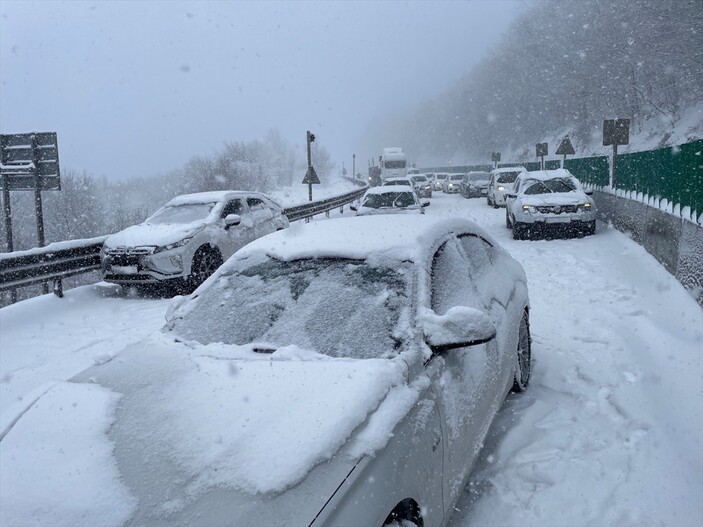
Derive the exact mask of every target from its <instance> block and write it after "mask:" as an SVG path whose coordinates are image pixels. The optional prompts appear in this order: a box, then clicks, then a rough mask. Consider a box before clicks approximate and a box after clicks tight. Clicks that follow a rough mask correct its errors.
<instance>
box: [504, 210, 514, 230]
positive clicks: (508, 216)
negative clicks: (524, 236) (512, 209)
mask: <svg viewBox="0 0 703 527" xmlns="http://www.w3.org/2000/svg"><path fill="white" fill-rule="evenodd" d="M505 226H506V227H507V228H508V229H512V228H513V222H511V221H510V214H508V209H505Z"/></svg>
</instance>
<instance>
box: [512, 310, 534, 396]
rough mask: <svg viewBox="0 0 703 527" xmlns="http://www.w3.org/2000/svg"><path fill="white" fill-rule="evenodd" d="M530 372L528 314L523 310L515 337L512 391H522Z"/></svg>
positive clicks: (530, 340) (530, 342)
mask: <svg viewBox="0 0 703 527" xmlns="http://www.w3.org/2000/svg"><path fill="white" fill-rule="evenodd" d="M531 373H532V337H531V336H530V316H529V314H528V312H527V310H525V311H524V312H523V314H522V319H520V328H519V330H518V337H517V357H516V361H515V375H514V377H513V387H512V391H513V392H524V391H525V390H526V389H527V385H528V384H529V383H530V374H531Z"/></svg>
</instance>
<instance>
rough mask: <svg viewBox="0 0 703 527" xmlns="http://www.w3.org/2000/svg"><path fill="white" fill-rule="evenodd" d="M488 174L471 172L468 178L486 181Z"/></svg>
mask: <svg viewBox="0 0 703 527" xmlns="http://www.w3.org/2000/svg"><path fill="white" fill-rule="evenodd" d="M488 176H489V175H488V173H486V172H477V173H476V174H469V175H468V178H467V179H468V180H469V181H486V180H487V179H488Z"/></svg>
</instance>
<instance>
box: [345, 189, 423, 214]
mask: <svg viewBox="0 0 703 527" xmlns="http://www.w3.org/2000/svg"><path fill="white" fill-rule="evenodd" d="M429 204H430V202H429V201H420V200H419V198H418V197H417V193H416V192H415V190H414V189H413V188H412V187H407V188H405V187H403V186H400V185H390V186H383V187H372V188H370V189H369V190H367V191H366V193H365V194H364V195H363V196H362V197H361V200H360V201H359V205H358V206H357V205H350V207H349V208H350V209H351V210H353V211H355V212H356V215H357V216H370V215H373V214H416V213H420V214H424V213H425V207H427V206H429Z"/></svg>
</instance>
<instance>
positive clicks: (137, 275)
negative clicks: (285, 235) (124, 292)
mask: <svg viewBox="0 0 703 527" xmlns="http://www.w3.org/2000/svg"><path fill="white" fill-rule="evenodd" d="M287 226H288V219H287V218H286V216H285V215H284V214H283V209H282V208H281V207H280V206H279V205H278V204H276V203H275V202H274V201H273V200H271V198H269V197H267V196H265V195H263V194H260V193H258V192H241V191H220V192H201V193H197V194H186V195H183V196H178V197H175V198H173V199H172V200H171V201H169V202H168V203H166V205H164V206H163V207H161V208H160V209H159V210H157V211H156V212H155V213H154V214H153V215H152V216H150V217H149V218H147V219H146V220H145V221H144V222H143V223H141V224H139V225H133V226H132V227H128V228H127V229H125V230H123V231H120V232H118V233H116V234H113V235H111V236H109V237H108V238H107V239H106V240H105V243H104V244H103V249H102V253H101V268H102V278H103V280H105V281H106V282H112V283H116V284H122V285H153V284H158V283H166V284H170V285H174V286H177V287H178V288H180V289H185V290H192V289H195V287H197V286H198V285H200V284H201V283H202V282H203V281H205V279H206V278H207V277H208V276H210V275H211V274H212V273H213V272H214V271H215V270H216V269H217V268H218V267H219V266H220V265H221V264H222V262H224V261H225V260H226V259H227V258H229V257H230V256H232V255H233V254H234V253H235V251H237V250H238V249H240V248H241V247H243V246H244V245H246V244H247V243H249V242H251V241H253V240H255V239H257V238H260V237H261V236H264V235H265V234H269V233H271V232H274V231H277V230H280V229H283V228H285V227H287Z"/></svg>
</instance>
